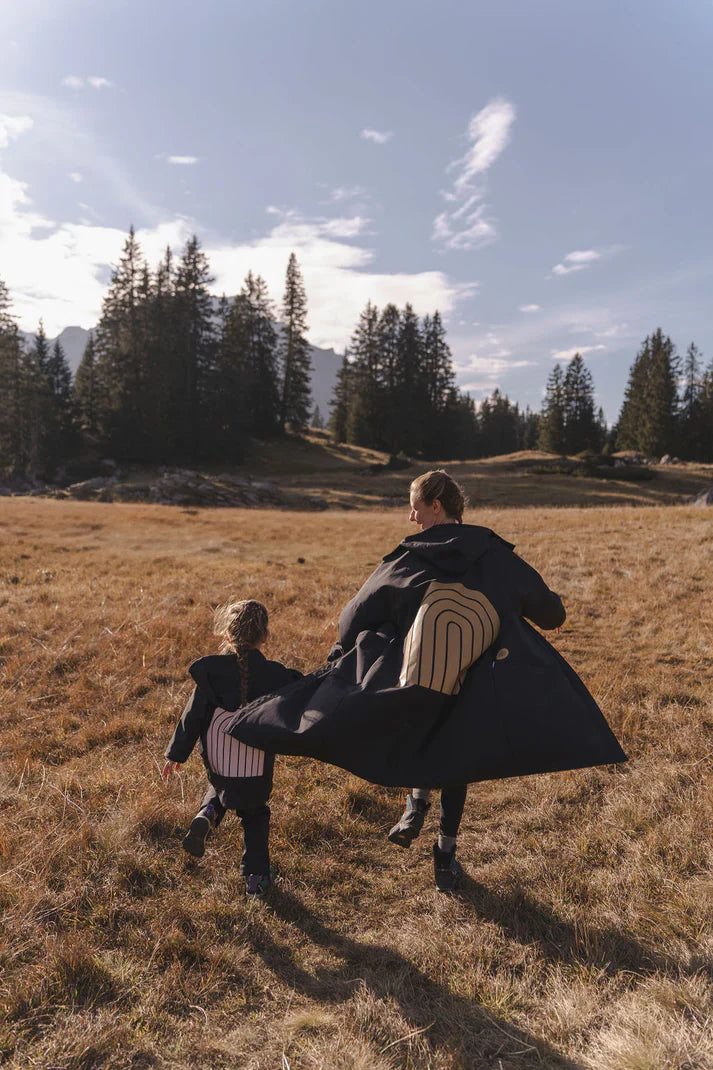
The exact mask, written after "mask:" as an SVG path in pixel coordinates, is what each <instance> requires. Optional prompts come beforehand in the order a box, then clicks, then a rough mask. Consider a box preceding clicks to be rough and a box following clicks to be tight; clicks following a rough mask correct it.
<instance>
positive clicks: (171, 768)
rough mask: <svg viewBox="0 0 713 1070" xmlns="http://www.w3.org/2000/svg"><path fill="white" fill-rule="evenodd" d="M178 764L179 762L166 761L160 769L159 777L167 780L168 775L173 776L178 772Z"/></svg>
mask: <svg viewBox="0 0 713 1070" xmlns="http://www.w3.org/2000/svg"><path fill="white" fill-rule="evenodd" d="M180 764H181V763H180V762H166V764H165V765H164V767H163V769H162V770H161V778H162V779H163V780H168V779H169V778H170V777H172V776H173V774H174V773H177V772H178V768H179V766H180Z"/></svg>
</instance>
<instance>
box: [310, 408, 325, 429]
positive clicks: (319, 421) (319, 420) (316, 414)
mask: <svg viewBox="0 0 713 1070" xmlns="http://www.w3.org/2000/svg"><path fill="white" fill-rule="evenodd" d="M309 425H310V427H314V428H315V430H317V431H321V430H322V429H323V428H324V417H323V416H322V413H321V410H320V408H319V405H315V407H314V411H313V413H312V415H311V416H310V418H309Z"/></svg>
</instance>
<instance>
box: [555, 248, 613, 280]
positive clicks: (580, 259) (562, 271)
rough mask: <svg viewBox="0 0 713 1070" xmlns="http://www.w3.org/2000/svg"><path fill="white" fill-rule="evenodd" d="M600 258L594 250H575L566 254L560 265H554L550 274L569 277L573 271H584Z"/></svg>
mask: <svg viewBox="0 0 713 1070" xmlns="http://www.w3.org/2000/svg"><path fill="white" fill-rule="evenodd" d="M601 258H602V254H601V253H599V252H597V250H596V249H575V250H574V252H572V253H567V255H566V256H565V257H564V258H563V260H562V262H561V263H560V264H555V266H554V267H553V268H552V274H553V275H571V274H572V272H573V271H584V270H585V268H588V267H591V265H592V264H593V263H594V262H595V261H596V260H601Z"/></svg>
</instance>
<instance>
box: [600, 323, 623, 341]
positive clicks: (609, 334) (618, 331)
mask: <svg viewBox="0 0 713 1070" xmlns="http://www.w3.org/2000/svg"><path fill="white" fill-rule="evenodd" d="M592 333H593V334H594V336H595V337H596V338H631V337H632V333H631V328H630V327H629V324H628V323H613V324H612V325H611V327H606V328H605V329H604V330H601V331H593V332H592Z"/></svg>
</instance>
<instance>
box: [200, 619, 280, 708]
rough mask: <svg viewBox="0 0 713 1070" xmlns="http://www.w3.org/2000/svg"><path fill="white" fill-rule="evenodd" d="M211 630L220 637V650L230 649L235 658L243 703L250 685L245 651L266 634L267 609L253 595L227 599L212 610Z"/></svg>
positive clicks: (241, 702)
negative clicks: (228, 600)
mask: <svg viewBox="0 0 713 1070" xmlns="http://www.w3.org/2000/svg"><path fill="white" fill-rule="evenodd" d="M213 631H214V633H215V635H219V636H220V637H221V638H222V640H223V643H222V646H221V652H223V653H225V652H227V651H229V650H231V651H232V652H233V653H234V654H235V656H236V658H237V659H238V665H239V666H240V704H241V706H244V705H245V703H246V702H247V697H248V684H249V667H248V651H249V650H253V649H254V648H255V647H256V646H257V645H258V643H259V642H260V641H261V640H262V639H264V638H265V636H266V634H267V609H266V608H265V606H264V605H263V604H262V602H257V601H255V599H254V598H248V599H245V600H244V601H241V602H227V603H226V604H225V605H224V606H218V608H217V609H216V611H215V616H214V619H213Z"/></svg>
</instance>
